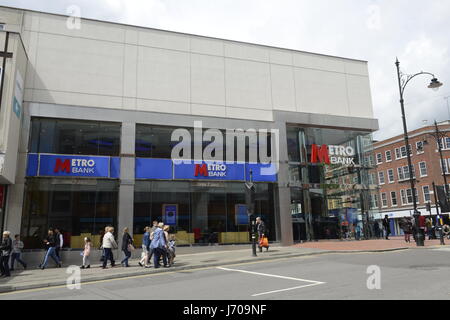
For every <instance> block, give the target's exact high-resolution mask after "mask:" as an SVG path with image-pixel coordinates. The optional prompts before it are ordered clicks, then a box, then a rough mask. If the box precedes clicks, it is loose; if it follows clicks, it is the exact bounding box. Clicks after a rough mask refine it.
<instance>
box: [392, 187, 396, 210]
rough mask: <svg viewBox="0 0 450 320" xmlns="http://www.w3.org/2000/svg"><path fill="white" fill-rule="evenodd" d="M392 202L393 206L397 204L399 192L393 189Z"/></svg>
mask: <svg viewBox="0 0 450 320" xmlns="http://www.w3.org/2000/svg"><path fill="white" fill-rule="evenodd" d="M391 204H392V206H393V207H395V206H397V193H396V192H395V191H391Z"/></svg>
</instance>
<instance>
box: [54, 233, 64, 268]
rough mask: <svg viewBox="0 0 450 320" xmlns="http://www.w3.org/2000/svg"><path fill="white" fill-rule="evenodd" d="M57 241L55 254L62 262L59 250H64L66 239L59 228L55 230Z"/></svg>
mask: <svg viewBox="0 0 450 320" xmlns="http://www.w3.org/2000/svg"><path fill="white" fill-rule="evenodd" d="M55 241H56V245H55V254H56V256H57V257H58V259H59V261H60V262H61V261H62V259H61V256H60V255H59V250H61V249H62V247H63V244H64V239H63V235H62V234H61V232H60V231H59V229H58V228H55Z"/></svg>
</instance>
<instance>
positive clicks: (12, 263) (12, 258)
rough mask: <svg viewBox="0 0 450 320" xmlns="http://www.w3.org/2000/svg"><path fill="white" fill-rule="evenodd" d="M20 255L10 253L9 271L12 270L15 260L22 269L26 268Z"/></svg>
mask: <svg viewBox="0 0 450 320" xmlns="http://www.w3.org/2000/svg"><path fill="white" fill-rule="evenodd" d="M20 255H21V254H20V253H19V252H17V253H14V252H13V253H12V254H11V269H10V270H14V262H15V261H16V260H17V261H18V262H19V263H20V264H21V265H22V266H23V267H24V268H26V267H27V264H26V263H25V262H23V260H22V259H20Z"/></svg>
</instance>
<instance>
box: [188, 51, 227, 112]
mask: <svg viewBox="0 0 450 320" xmlns="http://www.w3.org/2000/svg"><path fill="white" fill-rule="evenodd" d="M191 100H192V102H194V103H195V102H197V103H205V104H216V105H222V106H223V105H225V65H224V59H223V58H222V57H215V56H206V55H199V54H191Z"/></svg>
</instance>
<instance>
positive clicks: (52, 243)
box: [39, 229, 61, 270]
mask: <svg viewBox="0 0 450 320" xmlns="http://www.w3.org/2000/svg"><path fill="white" fill-rule="evenodd" d="M44 244H45V246H46V247H47V253H46V254H45V258H44V262H43V263H42V264H41V265H40V266H39V268H41V269H42V270H44V269H45V268H46V267H47V263H48V257H51V258H52V259H53V261H55V263H56V266H57V267H58V268H61V261H60V260H59V259H58V256H57V255H56V252H55V247H56V238H55V234H54V233H53V230H52V229H50V230H48V235H47V238H45V239H44Z"/></svg>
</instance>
